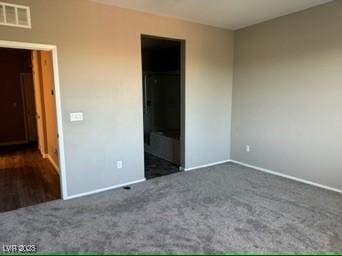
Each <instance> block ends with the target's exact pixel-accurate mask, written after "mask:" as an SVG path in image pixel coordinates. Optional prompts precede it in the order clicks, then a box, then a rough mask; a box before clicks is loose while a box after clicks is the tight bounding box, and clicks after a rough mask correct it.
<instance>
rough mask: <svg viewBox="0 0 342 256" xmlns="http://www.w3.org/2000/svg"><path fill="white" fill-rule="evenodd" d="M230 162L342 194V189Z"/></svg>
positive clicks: (233, 161)
mask: <svg viewBox="0 0 342 256" xmlns="http://www.w3.org/2000/svg"><path fill="white" fill-rule="evenodd" d="M230 162H232V163H235V164H239V165H242V166H245V167H248V168H251V169H255V170H258V171H261V172H266V173H269V174H273V175H276V176H280V177H283V178H286V179H290V180H295V181H298V182H302V183H305V184H308V185H312V186H315V187H319V188H323V189H327V190H331V191H334V192H337V193H341V194H342V190H341V189H337V188H333V187H329V186H325V185H322V184H319V183H316V182H312V181H308V180H304V179H300V178H296V177H294V176H291V175H286V174H283V173H279V172H275V171H271V170H268V169H265V168H261V167H258V166H254V165H250V164H246V163H243V162H239V161H235V160H230Z"/></svg>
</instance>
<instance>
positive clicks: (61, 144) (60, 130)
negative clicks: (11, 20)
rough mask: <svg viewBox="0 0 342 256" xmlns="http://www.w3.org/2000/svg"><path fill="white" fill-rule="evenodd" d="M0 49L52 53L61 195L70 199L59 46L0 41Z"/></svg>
mask: <svg viewBox="0 0 342 256" xmlns="http://www.w3.org/2000/svg"><path fill="white" fill-rule="evenodd" d="M0 47H3V48H15V49H27V50H38V51H39V50H40V51H51V52H52V67H53V78H54V85H55V101H56V114H57V115H56V116H57V131H58V135H59V138H58V144H59V145H58V148H59V151H58V152H59V166H60V179H61V193H62V198H63V199H66V198H67V197H68V191H67V183H66V166H65V152H64V136H63V116H62V103H61V92H60V82H59V70H58V56H57V46H56V45H49V44H39V43H25V42H14V41H4V40H0Z"/></svg>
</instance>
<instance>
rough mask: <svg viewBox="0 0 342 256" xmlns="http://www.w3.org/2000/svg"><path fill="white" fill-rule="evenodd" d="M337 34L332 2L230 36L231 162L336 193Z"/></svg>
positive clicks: (340, 11)
mask: <svg viewBox="0 0 342 256" xmlns="http://www.w3.org/2000/svg"><path fill="white" fill-rule="evenodd" d="M341 27H342V1H334V2H332V3H329V4H326V5H322V6H319V7H316V8H312V9H309V10H306V11H303V12H300V13H296V14H292V15H288V16H285V17H281V18H279V19H275V20H272V21H269V22H265V23H262V24H259V25H255V26H252V27H249V28H246V29H242V30H239V31H237V32H236V42H235V43H236V51H235V66H234V70H235V71H234V88H233V119H232V158H233V159H234V160H237V161H241V162H244V163H247V164H251V165H254V166H259V167H263V168H267V169H271V170H274V171H277V172H281V173H283V174H286V175H291V176H295V177H297V178H302V179H306V180H309V181H313V182H316V183H320V184H322V185H326V186H331V187H334V188H338V189H342V141H341V138H342V86H341V85H342V33H341ZM246 145H250V146H251V152H250V153H248V152H246V151H245V146H246Z"/></svg>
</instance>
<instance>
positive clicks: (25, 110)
mask: <svg viewBox="0 0 342 256" xmlns="http://www.w3.org/2000/svg"><path fill="white" fill-rule="evenodd" d="M27 75H30V76H31V77H32V86H34V81H33V74H32V73H28V72H22V73H20V89H21V98H22V102H23V110H24V122H25V138H26V142H27V143H29V142H31V141H30V136H29V130H30V129H29V122H28V116H27V109H26V100H27V98H26V96H27V95H26V92H25V89H24V86H25V85H24V82H23V80H24V76H27ZM33 90H34V88H33ZM34 103H35V108H36V96H35V95H34ZM35 114H36V113H35ZM36 125H37V120H36ZM37 129H38V127H37ZM37 132H38V131H37ZM37 135H38V133H37ZM37 139H38V138H37Z"/></svg>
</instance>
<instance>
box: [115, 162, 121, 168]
mask: <svg viewBox="0 0 342 256" xmlns="http://www.w3.org/2000/svg"><path fill="white" fill-rule="evenodd" d="M116 168H118V169H122V161H121V160H120V161H116Z"/></svg>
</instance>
